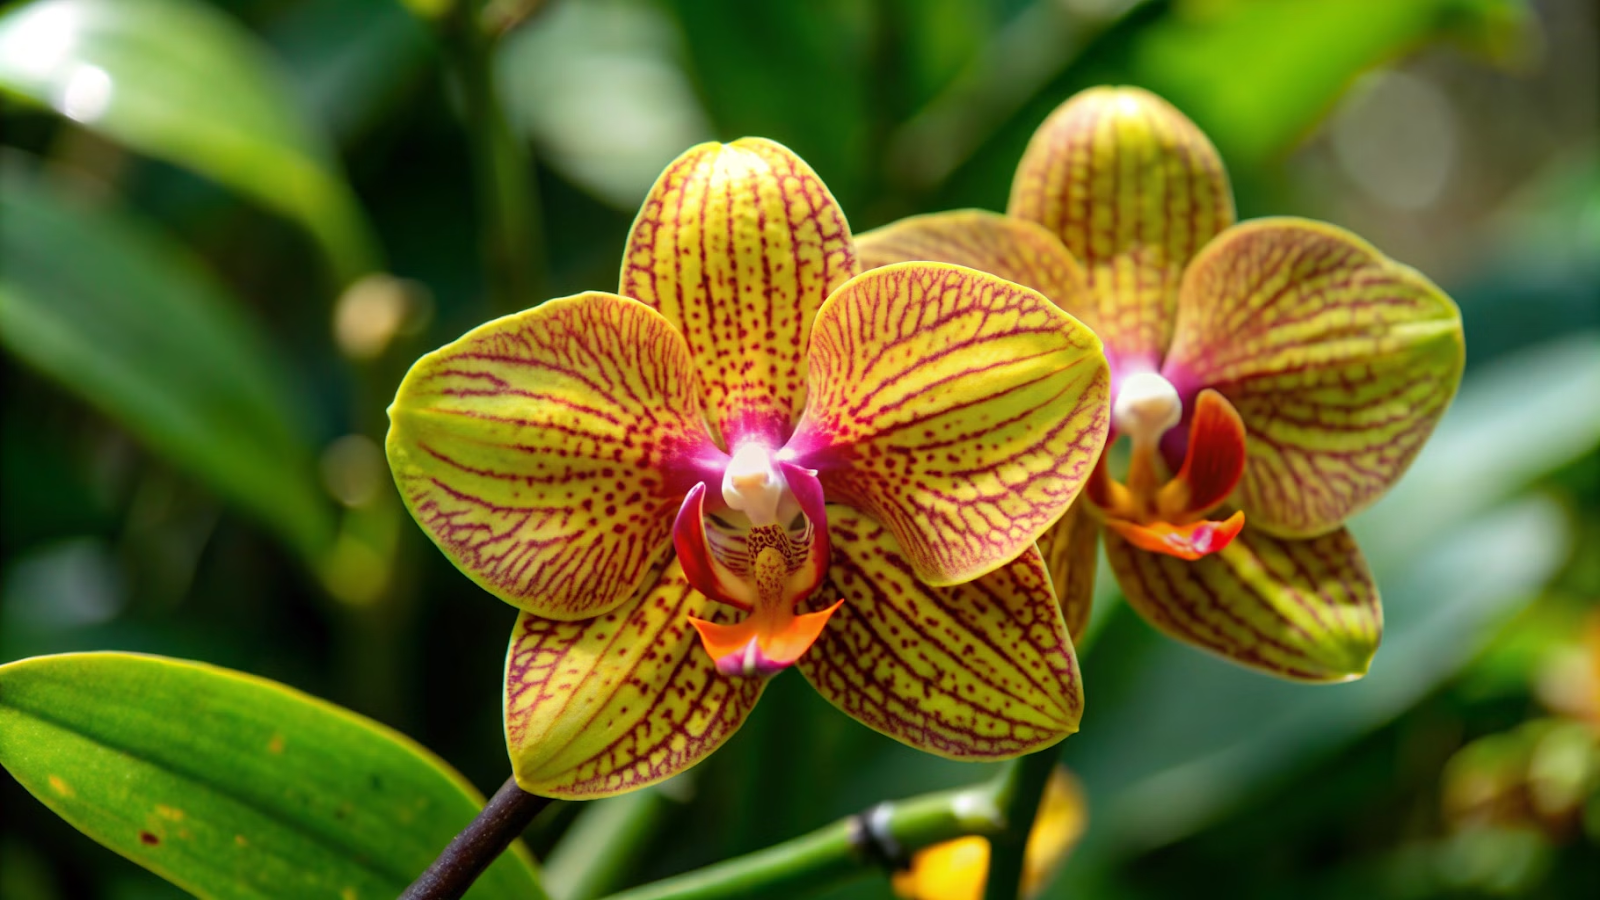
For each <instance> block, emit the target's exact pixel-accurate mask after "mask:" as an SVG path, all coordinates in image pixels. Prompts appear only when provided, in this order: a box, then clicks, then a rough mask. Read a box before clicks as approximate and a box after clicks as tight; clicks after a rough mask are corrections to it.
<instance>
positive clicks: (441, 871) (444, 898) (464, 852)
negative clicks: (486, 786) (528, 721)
mask: <svg viewBox="0 0 1600 900" xmlns="http://www.w3.org/2000/svg"><path fill="white" fill-rule="evenodd" d="M549 802H550V799H549V798H548V797H537V796H534V795H533V794H530V793H528V792H526V791H524V790H523V789H522V788H520V787H517V780H516V779H515V778H507V779H506V783H505V784H503V785H501V786H500V790H498V791H496V792H495V794H494V796H493V797H490V798H489V802H488V803H487V804H486V805H485V806H484V807H483V812H480V813H478V817H477V818H476V819H473V820H472V822H471V824H469V825H468V826H467V827H466V828H465V829H463V830H462V832H461V833H460V834H458V835H456V838H455V840H453V841H451V842H450V846H448V847H446V848H444V852H443V853H441V854H439V858H438V859H436V860H434V861H433V865H430V866H428V870H427V871H426V872H423V873H422V874H421V875H420V876H418V878H417V880H416V881H413V882H412V883H411V886H410V887H408V888H406V891H405V893H403V894H401V895H400V900H455V898H457V897H460V896H461V895H462V894H465V893H466V892H467V889H468V888H470V887H472V883H473V882H474V881H476V880H477V879H478V876H479V875H482V874H483V870H484V869H487V868H489V864H490V863H492V862H494V861H495V859H496V858H498V857H499V856H500V854H501V853H504V852H505V849H506V848H507V847H509V846H511V842H512V841H514V840H516V839H517V835H519V834H521V833H522V832H523V829H525V828H527V827H528V823H529V822H532V821H533V817H534V816H536V815H538V814H539V810H541V809H544V808H545V806H546V805H547V804H548V803H549Z"/></svg>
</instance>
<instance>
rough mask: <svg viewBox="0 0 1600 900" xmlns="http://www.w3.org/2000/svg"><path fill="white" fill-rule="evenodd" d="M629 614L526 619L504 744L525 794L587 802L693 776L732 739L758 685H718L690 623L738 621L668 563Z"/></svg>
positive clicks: (510, 676)
mask: <svg viewBox="0 0 1600 900" xmlns="http://www.w3.org/2000/svg"><path fill="white" fill-rule="evenodd" d="M651 575H652V576H659V580H658V581H656V582H655V583H654V584H653V585H649V586H646V587H645V589H643V590H642V591H640V593H639V595H638V596H637V597H636V598H634V599H633V600H632V601H631V602H629V603H627V604H626V605H624V606H621V607H619V608H617V609H614V610H612V611H611V612H608V613H606V614H604V615H601V616H597V617H595V618H593V619H587V620H584V621H581V622H556V621H552V620H550V619H543V618H540V617H538V616H533V615H528V614H526V613H524V614H523V615H522V616H521V617H519V618H518V619H517V625H516V630H515V631H514V632H513V634H512V639H511V652H510V654H509V655H508V656H507V659H506V695H505V724H506V743H507V746H508V747H509V749H510V751H511V762H512V769H513V771H514V773H515V774H516V778H517V784H518V785H520V786H521V787H522V789H523V790H525V791H528V792H530V793H534V794H540V795H543V796H547V797H562V798H568V799H583V800H588V799H595V798H598V797H606V796H610V795H612V794H621V793H625V792H627V791H632V790H635V789H637V788H641V787H645V786H646V785H650V784H654V783H656V782H658V781H661V780H663V779H665V778H669V777H671V776H673V775H676V774H677V773H679V772H682V771H683V770H685V769H687V768H689V767H690V766H693V765H694V764H695V763H697V762H699V761H700V760H702V759H704V758H705V757H706V756H708V755H710V753H711V752H712V751H713V750H716V749H717V747H719V746H721V745H722V743H723V742H724V741H726V740H727V739H728V738H729V737H730V736H731V735H732V734H733V733H734V732H735V731H737V730H738V728H739V726H740V724H742V723H743V722H744V718H745V716H746V715H748V714H749V712H750V710H751V709H752V708H753V707H754V706H755V703H756V700H757V699H758V698H759V697H760V696H761V689H762V686H763V685H764V684H765V683H766V682H765V680H764V679H759V678H738V679H732V678H724V677H722V676H721V675H719V674H717V669H716V665H715V663H713V662H712V660H711V657H709V656H707V655H706V653H705V651H704V650H702V649H701V648H700V638H699V636H698V635H697V634H696V633H695V629H694V628H693V627H692V626H691V625H690V621H689V617H690V616H698V617H702V618H705V619H708V620H710V621H713V622H724V621H727V620H728V619H730V618H732V617H736V616H738V615H739V613H737V612H735V611H733V610H731V609H727V608H726V607H723V606H720V605H719V604H716V603H713V602H711V601H710V600H708V599H707V598H706V597H705V596H704V595H702V594H700V593H699V592H698V591H695V590H694V589H693V588H691V587H690V586H689V582H688V581H687V580H686V579H685V578H684V577H683V571H682V569H680V568H679V567H678V564H677V563H676V562H672V563H669V564H667V565H666V566H665V568H664V569H662V568H657V569H655V570H654V571H652V572H651Z"/></svg>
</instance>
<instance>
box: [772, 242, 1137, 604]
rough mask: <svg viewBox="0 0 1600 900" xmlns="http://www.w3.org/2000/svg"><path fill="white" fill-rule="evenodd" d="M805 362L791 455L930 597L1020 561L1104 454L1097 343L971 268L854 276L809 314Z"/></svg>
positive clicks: (903, 268) (1105, 379)
mask: <svg viewBox="0 0 1600 900" xmlns="http://www.w3.org/2000/svg"><path fill="white" fill-rule="evenodd" d="M810 360H811V394H810V398H809V401H808V403H807V405H806V413H805V417H804V418H803V419H802V420H801V423H800V425H799V427H798V429H797V430H796V434H795V438H794V440H793V441H792V442H791V443H790V448H792V449H793V450H794V451H795V453H796V454H797V457H798V460H797V461H798V462H799V463H800V464H802V465H805V466H808V467H810V468H813V469H817V470H818V471H819V473H820V478H821V481H822V486H823V489H824V490H825V491H826V493H827V497H828V499H829V500H830V501H836V502H840V503H845V504H848V505H851V506H854V507H856V508H857V509H860V510H862V511H863V512H866V513H868V514H870V515H872V516H873V517H874V518H875V519H877V520H878V521H880V522H882V523H884V524H885V525H887V526H888V528H889V530H890V531H891V532H892V533H893V534H894V536H895V540H896V541H897V542H898V543H899V545H900V547H901V548H902V549H903V551H904V554H905V557H906V559H907V560H909V561H910V564H911V566H912V567H913V569H914V570H915V572H916V574H917V576H918V577H919V578H922V579H923V580H924V581H927V582H928V583H929V584H958V583H960V582H963V581H970V580H971V579H973V578H977V577H978V576H980V575H983V574H985V573H987V572H992V571H994V570H995V569H997V568H999V567H1000V566H1002V565H1005V564H1006V563H1007V562H1010V561H1011V560H1013V559H1015V558H1016V557H1017V555H1018V554H1020V553H1022V552H1023V551H1024V550H1026V549H1028V548H1030V547H1031V546H1032V545H1033V542H1034V541H1035V540H1036V539H1037V538H1038V537H1039V535H1040V534H1041V533H1042V532H1043V531H1044V529H1045V528H1047V527H1049V526H1050V525H1051V524H1052V523H1054V522H1055V521H1056V520H1057V519H1059V518H1060V517H1061V515H1062V514H1063V513H1065V512H1066V510H1067V507H1068V505H1070V504H1071V503H1072V500H1073V498H1074V497H1076V496H1077V494H1078V490H1079V488H1080V487H1081V486H1082V484H1083V482H1084V481H1085V480H1086V479H1087V478H1088V476H1089V473H1090V471H1091V469H1092V467H1093V465H1094V461H1095V459H1096V457H1098V456H1099V454H1100V449H1101V447H1102V446H1103V445H1104V443H1105V436H1106V430H1107V427H1108V419H1109V415H1108V413H1107V409H1106V403H1107V400H1106V398H1107V392H1108V384H1109V375H1108V373H1107V370H1106V363H1105V359H1104V357H1103V356H1102V354H1101V348H1100V342H1099V340H1097V339H1096V338H1095V336H1094V334H1093V333H1091V332H1090V331H1089V329H1087V328H1085V327H1084V326H1083V325H1082V324H1080V323H1079V322H1078V321H1077V320H1076V319H1073V318H1072V317H1071V316H1069V315H1067V314H1066V313H1064V312H1062V311H1061V310H1060V309H1059V308H1058V307H1056V306H1055V305H1054V304H1053V303H1051V302H1050V301H1049V300H1047V299H1046V298H1045V297H1044V296H1043V295H1041V294H1039V293H1038V292H1037V291H1033V290H1030V289H1028V288H1025V287H1021V286H1019V285H1016V284H1013V283H1012V282H1009V281H1006V280H1004V279H1001V278H997V277H995V276H993V275H988V274H985V273H982V272H978V271H975V270H973V269H967V268H963V267H961V266H953V265H948V264H944V263H901V264H898V265H893V266H886V267H884V268H881V269H874V270H873V271H871V272H867V273H865V274H863V275H861V276H859V277H857V278H855V279H854V280H852V281H850V282H849V283H848V284H846V285H845V286H844V287H842V288H840V289H839V291H838V292H837V293H835V294H834V295H833V296H832V297H830V298H829V299H828V302H827V304H826V305H824V306H823V308H822V310H821V311H820V312H819V313H818V314H817V324H816V327H815V329H814V330H813V332H812V337H811V354H810Z"/></svg>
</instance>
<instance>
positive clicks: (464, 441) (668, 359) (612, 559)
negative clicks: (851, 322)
mask: <svg viewBox="0 0 1600 900" xmlns="http://www.w3.org/2000/svg"><path fill="white" fill-rule="evenodd" d="M703 409H704V407H703V403H702V400H701V397H700V386H699V380H698V378H697V377H696V375H695V371H694V366H693V363H692V361H691V359H690V357H689V353H688V349H687V348H686V347H685V346H684V343H683V340H682V338H681V337H679V335H678V333H677V331H676V330H675V329H674V328H673V327H672V325H671V323H669V322H667V320H666V319H664V318H662V317H661V316H660V315H659V314H658V313H656V312H655V311H653V310H651V309H650V308H648V307H646V306H645V305H644V304H641V303H638V302H637V301H634V300H630V299H628V298H626V297H619V296H617V295H615V294H603V293H598V292H590V293H585V294H578V295H575V296H572V297H564V298H561V299H557V300H551V301H549V302H547V303H545V304H543V305H541V306H538V307H536V308H534V309H531V310H526V311H524V312H520V313H516V314H513V315H510V316H506V317H503V318H500V319H496V320H494V321H492V322H489V323H487V324H484V325H482V326H480V327H478V328H476V329H474V330H472V331H470V332H468V333H467V334H466V335H464V336H463V337H461V338H460V339H459V340H456V341H454V342H452V343H450V344H447V345H445V346H444V347H441V348H440V349H438V350H435V351H434V352H432V353H429V354H428V355H426V356H424V357H423V358H422V359H420V360H418V361H417V363H416V364H415V365H413V366H412V367H411V370H410V371H409V372H408V373H407V374H406V377H405V379H404V381H402V382H401V385H400V388H399V390H398V391H397V393H396V395H395V400H394V403H393V404H392V405H391V406H390V407H389V418H390V428H389V436H388V442H387V451H388V457H389V464H390V467H391V469H392V470H393V472H394V476H395V483H396V486H397V487H398V488H399V490H400V494H401V497H402V498H403V499H404V501H405V503H406V506H407V508H408V509H409V510H410V511H411V513H412V515H413V517H415V518H416V520H417V522H418V524H420V525H421V526H422V528H423V530H424V531H425V532H426V533H427V534H428V536H429V537H430V538H432V539H433V541H434V543H435V544H437V545H438V546H439V548H440V549H441V550H443V551H444V553H445V555H446V556H447V557H448V558H449V559H450V561H451V562H452V563H454V564H455V565H456V567H457V568H459V569H460V570H461V571H462V572H463V573H465V574H466V575H467V576H468V577H469V578H471V579H472V580H473V581H475V582H477V583H478V584H479V585H480V586H482V587H483V588H484V589H485V590H487V591H489V592H490V593H492V594H494V595H495V596H497V597H499V598H500V599H502V600H504V601H506V602H507V603H510V604H512V605H513V606H516V607H518V608H519V609H523V610H525V611H529V612H534V613H537V614H539V615H542V616H545V617H547V618H552V619H560V620H569V621H570V620H577V619H583V618H588V617H590V616H594V615H597V614H599V613H603V612H605V611H607V610H610V609H614V608H615V607H617V606H618V605H619V604H621V603H623V602H625V601H626V600H628V598H629V597H631V596H633V595H634V594H635V593H637V591H638V590H640V589H641V588H642V587H644V586H645V584H646V581H647V579H648V578H649V577H650V573H651V570H652V567H653V566H654V565H655V564H657V563H659V562H660V561H661V560H662V559H663V558H664V556H665V554H666V553H667V551H668V549H669V546H670V537H671V522H672V512H673V509H674V507H676V506H677V505H678V503H679V500H680V498H681V497H682V496H683V493H682V492H683V490H684V489H686V488H687V487H688V485H689V484H690V483H693V482H694V481H695V480H697V479H699V478H702V477H704V472H703V470H704V469H705V468H706V467H707V466H708V465H709V466H713V467H714V466H715V465H716V459H717V457H722V456H725V454H723V453H722V451H721V450H719V449H718V448H717V446H716V445H715V444H714V443H712V441H711V438H710V436H709V435H708V434H707V433H706V430H705V426H704V413H703Z"/></svg>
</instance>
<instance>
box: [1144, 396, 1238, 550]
mask: <svg viewBox="0 0 1600 900" xmlns="http://www.w3.org/2000/svg"><path fill="white" fill-rule="evenodd" d="M1187 443H1188V447H1187V449H1186V450H1185V452H1184V456H1183V466H1182V467H1181V468H1179V469H1178V474H1177V475H1176V476H1174V477H1173V479H1172V480H1171V481H1169V482H1167V483H1166V484H1164V485H1162V486H1161V491H1160V493H1159V494H1158V495H1157V498H1156V506H1157V511H1158V513H1159V514H1160V516H1161V518H1162V519H1164V520H1166V521H1168V522H1188V521H1189V520H1191V519H1193V518H1194V517H1196V516H1203V515H1205V514H1206V513H1208V512H1210V511H1211V510H1213V509H1215V508H1216V507H1217V506H1219V505H1221V504H1222V502H1223V501H1224V500H1227V499H1228V497H1229V496H1231V495H1232V494H1233V489H1234V488H1235V487H1237V486H1238V484H1239V478H1240V477H1241V476H1242V475H1243V474H1244V465H1245V456H1246V453H1247V452H1248V451H1247V449H1246V446H1245V430H1244V421H1243V420H1242V419H1240V418H1239V411H1238V410H1236V409H1234V408H1233V404H1231V403H1229V402H1228V401H1227V398H1225V397H1223V396H1222V395H1221V394H1219V393H1217V392H1216V391H1213V390H1210V389H1206V390H1203V391H1201V392H1200V396H1199V398H1198V399H1197V400H1196V401H1195V410H1194V416H1193V419H1192V420H1191V421H1190V423H1189V435H1188V441H1187Z"/></svg>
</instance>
